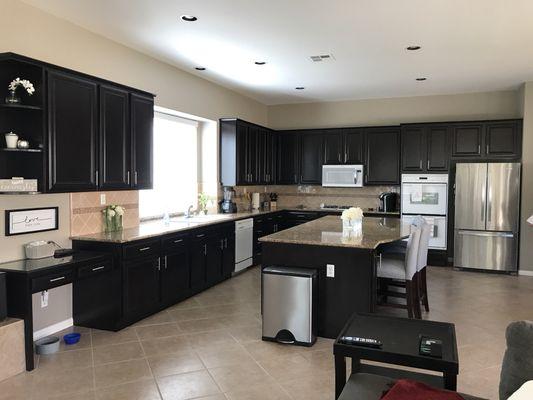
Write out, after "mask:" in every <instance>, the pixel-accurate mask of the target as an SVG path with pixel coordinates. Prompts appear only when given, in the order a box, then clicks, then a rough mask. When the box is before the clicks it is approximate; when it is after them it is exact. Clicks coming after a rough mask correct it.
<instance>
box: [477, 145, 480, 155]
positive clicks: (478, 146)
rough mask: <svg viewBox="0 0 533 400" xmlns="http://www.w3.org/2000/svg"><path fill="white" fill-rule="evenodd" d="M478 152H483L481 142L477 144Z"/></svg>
mask: <svg viewBox="0 0 533 400" xmlns="http://www.w3.org/2000/svg"><path fill="white" fill-rule="evenodd" d="M477 153H478V154H481V145H480V144H478V145H477Z"/></svg>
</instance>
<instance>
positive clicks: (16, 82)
mask: <svg viewBox="0 0 533 400" xmlns="http://www.w3.org/2000/svg"><path fill="white" fill-rule="evenodd" d="M19 86H22V87H23V88H24V89H26V92H27V93H28V94H29V95H30V96H31V95H32V94H33V93H35V88H34V87H33V83H31V82H30V81H29V80H27V79H20V78H16V79H13V80H12V81H11V83H10V84H9V87H8V88H9V90H10V91H12V92H14V91H15V90H17V88H18V87H19Z"/></svg>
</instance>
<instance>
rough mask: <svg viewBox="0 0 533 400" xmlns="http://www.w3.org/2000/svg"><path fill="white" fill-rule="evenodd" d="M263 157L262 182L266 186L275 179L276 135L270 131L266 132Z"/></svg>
mask: <svg viewBox="0 0 533 400" xmlns="http://www.w3.org/2000/svg"><path fill="white" fill-rule="evenodd" d="M264 157H265V160H264V171H265V174H264V177H265V179H264V181H265V183H267V184H273V183H275V177H276V170H275V165H276V135H275V133H274V132H273V131H270V130H267V131H266V137H265V145H264Z"/></svg>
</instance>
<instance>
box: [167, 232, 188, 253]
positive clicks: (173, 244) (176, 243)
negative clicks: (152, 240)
mask: <svg viewBox="0 0 533 400" xmlns="http://www.w3.org/2000/svg"><path fill="white" fill-rule="evenodd" d="M188 242H189V235H184V234H180V235H172V236H167V237H165V238H163V241H162V243H163V248H162V249H163V251H180V250H183V249H185V248H187V246H188Z"/></svg>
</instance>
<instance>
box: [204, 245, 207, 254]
mask: <svg viewBox="0 0 533 400" xmlns="http://www.w3.org/2000/svg"><path fill="white" fill-rule="evenodd" d="M206 255H207V244H204V256H206Z"/></svg>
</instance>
